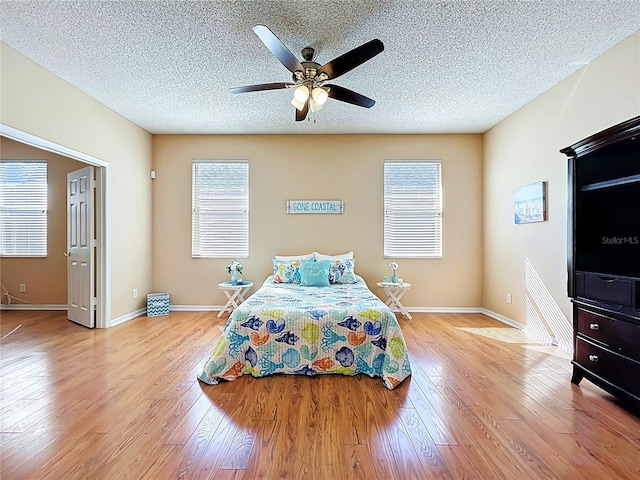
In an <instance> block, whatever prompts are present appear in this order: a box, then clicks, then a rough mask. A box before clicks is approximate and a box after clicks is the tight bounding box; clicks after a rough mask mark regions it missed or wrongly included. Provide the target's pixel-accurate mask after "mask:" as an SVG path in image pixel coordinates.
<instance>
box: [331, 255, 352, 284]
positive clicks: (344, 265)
mask: <svg viewBox="0 0 640 480" xmlns="http://www.w3.org/2000/svg"><path fill="white" fill-rule="evenodd" d="M355 266H356V261H355V259H353V258H350V259H345V260H333V261H332V262H331V267H330V268H329V282H331V283H356V274H355V271H354V270H355Z"/></svg>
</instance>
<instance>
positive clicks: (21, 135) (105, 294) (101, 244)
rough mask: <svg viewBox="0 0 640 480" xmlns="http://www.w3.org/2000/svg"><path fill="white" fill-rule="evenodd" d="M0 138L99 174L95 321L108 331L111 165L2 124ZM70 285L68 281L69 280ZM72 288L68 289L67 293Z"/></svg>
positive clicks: (97, 190) (97, 184) (96, 324)
mask: <svg viewBox="0 0 640 480" xmlns="http://www.w3.org/2000/svg"><path fill="white" fill-rule="evenodd" d="M0 135H1V136H3V137H6V138H9V139H11V140H14V141H16V142H20V143H24V144H27V145H30V146H32V147H36V148H39V149H41V150H46V151H49V152H52V153H55V154H58V155H62V156H65V157H69V158H72V159H74V160H78V161H80V162H83V163H86V164H88V165H92V166H94V167H96V168H95V173H96V178H95V180H96V193H95V195H96V205H95V212H96V217H95V221H96V224H95V226H96V262H95V266H96V275H95V278H96V319H95V326H96V327H97V328H107V327H108V326H109V322H110V319H111V221H110V218H111V195H110V192H111V165H110V164H109V163H108V162H105V161H104V160H101V159H99V158H96V157H92V156H91V155H87V154H85V153H82V152H79V151H77V150H73V149H71V148H68V147H65V146H63V145H60V144H57V143H54V142H51V141H49V140H46V139H44V138H41V137H38V136H36V135H32V134H30V133H27V132H24V131H22V130H18V129H16V128H13V127H10V126H7V125H4V124H2V123H0ZM67 281H68V280H67ZM68 288H69V286H68V285H67V289H68Z"/></svg>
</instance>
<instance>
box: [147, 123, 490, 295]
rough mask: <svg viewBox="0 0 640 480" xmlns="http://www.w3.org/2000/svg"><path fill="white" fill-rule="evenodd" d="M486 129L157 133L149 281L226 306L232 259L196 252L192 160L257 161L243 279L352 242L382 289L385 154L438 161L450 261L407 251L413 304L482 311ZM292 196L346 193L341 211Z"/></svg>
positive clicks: (366, 272)
mask: <svg viewBox="0 0 640 480" xmlns="http://www.w3.org/2000/svg"><path fill="white" fill-rule="evenodd" d="M481 156H482V137H481V136H480V135H404V136H403V135H247V136H244V135H236V136H213V135H210V136H207V135H191V136H189V135H161V136H155V137H154V169H155V170H156V171H157V179H156V180H154V186H153V205H154V208H153V212H154V213H153V232H154V235H153V252H154V254H153V265H154V270H153V285H154V288H155V289H156V290H157V291H162V292H165V291H166V292H169V293H170V295H171V303H172V304H177V305H221V304H222V303H224V302H223V299H224V297H223V296H222V294H221V293H220V291H219V290H218V288H217V284H218V283H219V282H221V281H226V280H227V279H228V275H227V273H226V271H225V268H224V266H225V265H226V264H227V263H228V262H229V260H228V259H192V258H191V161H192V159H194V158H198V159H248V160H249V162H250V188H251V194H250V209H251V210H250V245H249V258H246V259H241V262H242V263H243V265H244V267H245V274H244V278H245V279H248V280H252V281H253V282H254V283H257V284H261V283H262V281H263V280H264V279H265V278H266V276H267V275H269V274H270V271H271V258H272V257H273V256H274V255H277V254H282V255H287V254H298V253H308V252H311V251H314V250H317V251H320V252H323V253H327V254H337V253H344V252H346V251H350V250H353V251H354V252H355V258H356V273H358V274H360V275H362V276H363V277H364V278H365V280H366V281H367V283H368V284H369V285H370V287H372V289H373V290H374V291H376V292H377V293H379V294H382V292H380V291H379V289H378V288H377V287H376V285H375V282H376V281H378V280H381V279H382V277H383V276H384V275H389V274H390V270H389V267H388V265H389V262H390V259H385V258H383V255H382V252H383V215H382V207H383V196H382V187H383V162H384V160H385V159H386V158H414V159H415V158H440V159H442V164H443V184H444V192H443V195H444V197H443V206H444V218H443V238H444V243H443V258H442V259H421V260H417V259H399V260H398V263H399V264H400V268H399V270H398V275H399V276H401V277H403V278H404V279H405V281H408V282H411V283H412V284H413V288H412V289H411V291H410V292H409V293H408V294H407V295H406V296H405V299H406V305H409V306H419V307H430V306H438V307H478V306H479V305H480V302H481V275H482V224H481V216H482V187H481V181H482V179H481V172H482V158H481ZM293 199H298V200H299V199H311V200H313V199H328V200H344V202H345V213H344V214H342V215H287V214H286V213H285V202H286V201H287V200H293Z"/></svg>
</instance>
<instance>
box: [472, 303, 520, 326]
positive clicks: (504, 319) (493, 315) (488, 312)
mask: <svg viewBox="0 0 640 480" xmlns="http://www.w3.org/2000/svg"><path fill="white" fill-rule="evenodd" d="M479 310H480V313H483V314H485V315H486V316H487V317H491V318H494V319H495V320H498V321H499V322H502V323H506V324H507V325H510V326H512V327H514V328H517V329H518V330H524V328H525V327H526V325H525V324H523V323H520V322H516V321H515V320H512V319H511V318H509V317H505V316H504V315H500V314H499V313H496V312H492V311H491V310H487V309H486V308H480V309H479Z"/></svg>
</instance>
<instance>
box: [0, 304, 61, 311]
mask: <svg viewBox="0 0 640 480" xmlns="http://www.w3.org/2000/svg"><path fill="white" fill-rule="evenodd" d="M66 309H67V305H56V304H49V305H45V304H35V303H12V304H10V305H0V310H66Z"/></svg>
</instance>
